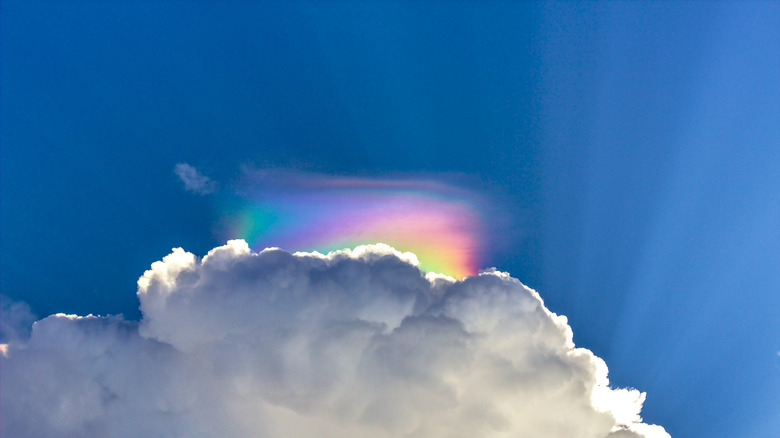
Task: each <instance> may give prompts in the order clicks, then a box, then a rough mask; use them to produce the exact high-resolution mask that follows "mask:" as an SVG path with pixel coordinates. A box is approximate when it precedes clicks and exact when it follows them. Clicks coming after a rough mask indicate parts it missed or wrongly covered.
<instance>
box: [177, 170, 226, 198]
mask: <svg viewBox="0 0 780 438" xmlns="http://www.w3.org/2000/svg"><path fill="white" fill-rule="evenodd" d="M173 172H174V173H175V174H176V175H177V176H178V177H179V179H181V181H182V182H183V183H184V188H185V189H186V190H187V191H190V192H195V193H198V194H201V195H207V194H209V193H212V192H213V191H215V190H217V183H216V181H214V180H212V179H211V178H209V177H207V176H206V175H204V174H202V173H200V171H198V169H196V168H194V167H192V166H190V165H189V164H187V163H179V164H177V165H176V167H174V168H173Z"/></svg>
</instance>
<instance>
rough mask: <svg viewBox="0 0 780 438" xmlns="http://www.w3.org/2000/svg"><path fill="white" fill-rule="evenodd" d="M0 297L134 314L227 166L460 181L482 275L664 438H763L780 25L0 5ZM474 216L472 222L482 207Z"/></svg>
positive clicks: (626, 13) (675, 12)
mask: <svg viewBox="0 0 780 438" xmlns="http://www.w3.org/2000/svg"><path fill="white" fill-rule="evenodd" d="M1 19H2V29H0V32H1V36H2V40H1V43H2V47H1V48H2V51H1V52H0V56H1V57H2V58H1V59H0V61H1V63H0V80H1V82H0V86H1V87H2V88H1V90H2V95H1V101H0V105H1V106H0V110H1V111H0V117H2V118H1V119H0V121H1V122H2V125H1V130H0V142H1V144H2V150H1V151H0V153H1V154H2V155H0V157H1V158H2V160H1V161H0V170H1V175H0V190H1V192H0V193H1V195H2V202H1V203H0V213H1V216H0V226H1V227H2V228H1V230H2V240H1V241H0V249H1V250H2V253H1V254H0V255H1V259H0V260H1V261H2V270H1V271H0V275H1V277H0V279H1V281H2V293H3V294H5V295H7V296H9V297H10V298H12V299H14V300H20V301H25V302H27V303H28V304H30V306H31V307H32V309H33V311H34V312H35V313H36V314H37V315H39V316H44V315H48V314H50V313H55V312H66V313H77V314H87V313H95V314H107V313H124V314H125V316H126V317H128V318H131V319H137V318H139V317H140V313H139V311H138V301H137V299H136V297H135V290H136V285H135V281H136V279H137V278H138V276H139V275H141V274H142V273H143V271H144V270H145V269H148V267H149V264H150V263H151V262H153V261H155V260H159V259H160V257H161V256H163V255H165V254H167V253H168V252H169V251H170V248H172V247H178V246H182V247H184V248H186V249H187V250H189V251H192V252H194V253H196V254H203V253H205V252H206V251H208V250H209V249H210V248H212V247H214V246H215V245H217V244H220V243H222V242H220V241H219V240H218V239H217V236H216V234H215V231H214V230H215V227H216V226H217V223H218V221H219V214H218V212H217V211H215V208H214V206H213V204H212V201H210V199H209V198H208V197H200V196H197V195H193V194H191V193H188V192H185V191H184V190H183V189H182V185H181V182H180V181H179V180H178V179H177V178H176V176H175V175H174V173H173V168H174V166H175V165H176V164H177V163H180V162H186V163H189V164H191V165H192V166H195V167H196V168H198V169H199V170H200V171H202V172H203V173H204V174H206V175H208V176H210V177H211V178H213V179H214V180H216V181H219V182H221V183H223V184H228V183H229V182H230V181H232V180H234V179H235V178H237V175H238V173H239V168H240V167H241V166H242V165H248V164H251V165H255V166H258V167H264V166H269V167H279V168H289V169H296V170H306V171H314V172H321V173H327V174H343V175H356V176H364V177H365V176H378V177H381V176H384V175H391V174H398V173H406V174H423V175H429V176H436V175H440V174H453V173H454V174H463V175H467V176H469V177H470V178H473V179H474V180H475V181H480V183H479V185H478V187H477V189H478V190H481V191H484V192H485V196H486V197H491V198H492V199H496V200H499V201H500V202H501V203H502V205H503V208H504V209H505V211H506V212H507V216H508V217H510V218H511V221H510V223H509V225H508V226H507V229H506V234H507V238H506V241H507V242H508V244H507V245H506V247H505V248H498V249H496V251H494V253H493V254H492V256H491V258H490V264H491V265H493V266H496V267H498V268H499V269H501V270H505V271H508V272H510V273H511V274H512V275H513V276H514V277H516V278H518V279H520V280H521V281H523V282H524V283H526V284H528V285H529V286H530V287H533V288H535V289H536V290H537V291H539V292H540V294H541V295H542V297H543V298H544V299H545V302H546V304H547V306H548V307H549V308H550V309H551V310H552V311H554V312H557V313H560V314H564V315H566V316H567V317H568V318H569V322H570V324H571V325H572V328H573V330H574V340H575V342H576V343H577V344H578V345H579V346H583V347H586V348H589V349H591V350H593V352H594V353H595V354H597V355H598V356H600V357H602V358H603V359H604V360H605V361H606V363H607V364H608V365H609V367H610V378H611V380H612V382H613V383H614V384H616V385H619V386H633V387H636V388H638V389H640V390H642V391H647V393H648V399H647V402H646V403H645V408H644V410H643V416H644V418H645V419H646V420H647V421H648V422H651V423H657V424H661V425H663V426H664V427H665V428H666V429H667V431H669V433H670V434H671V435H672V436H675V437H695V436H702V437H733V436H745V437H764V436H770V435H771V434H772V433H773V432H774V431H776V430H778V429H780V416H778V415H777V413H778V412H780V356H779V355H778V352H779V351H780V318H778V313H779V311H780V269H778V264H779V263H780V105H778V103H777V102H780V81H778V80H777V78H778V77H780V53H778V52H779V51H780V30H778V29H780V27H779V26H777V23H780V5H779V4H778V3H772V2H766V3H760V2H680V3H677V2H662V3H645V2H625V3H621V2H603V3H599V2H588V3H574V2H566V3H520V2H517V3H511V2H488V3H482V2H479V3H477V2H473V3H471V2H457V3H454V4H450V3H434V2H426V3H420V4H417V3H414V4H413V3H412V2H377V3H373V2H368V3H350V2H334V3H282V2H263V3H256V4H253V3H248V2H227V3H219V4H217V3H216V2H214V3H178V2H163V3H159V4H157V3H152V2H143V3H142V2H133V3H130V2H107V3H98V2H36V1H27V2H18V1H5V2H3V4H2V17H1ZM497 202H498V201H497Z"/></svg>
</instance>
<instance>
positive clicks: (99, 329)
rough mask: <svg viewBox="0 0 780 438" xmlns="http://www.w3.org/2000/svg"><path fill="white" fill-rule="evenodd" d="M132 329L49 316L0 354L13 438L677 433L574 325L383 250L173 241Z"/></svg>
mask: <svg viewBox="0 0 780 438" xmlns="http://www.w3.org/2000/svg"><path fill="white" fill-rule="evenodd" d="M138 298H139V300H140V303H141V310H142V313H143V317H142V319H141V321H140V322H131V321H125V320H123V319H122V318H121V317H112V316H109V317H96V316H91V315H90V316H86V317H79V316H74V315H64V314H57V315H52V316H49V317H47V318H44V319H42V320H40V321H37V322H35V323H34V324H33V328H32V333H31V334H29V336H28V337H24V338H23V339H20V340H16V341H14V342H11V343H9V344H8V345H7V347H8V348H7V349H6V350H7V351H6V353H5V355H2V356H0V361H2V362H1V364H2V374H0V379H2V380H1V383H2V395H1V397H2V399H1V400H0V401H1V402H2V406H3V409H2V410H1V411H0V419H1V420H2V422H1V423H0V424H1V426H0V428H1V429H0V432H2V435H3V436H9V437H11V436H13V437H20V438H24V437H40V436H52V437H107V436H108V437H131V436H132V437H137V436H165V437H213V436H220V437H271V438H273V437H280V438H288V437H309V438H326V437H327V438H330V437H332V438H365V437H376V438H402V437H404V438H406V437H409V438H412V437H420V438H439V437H441V438H445V437H446V438H455V437H464V438H467V437H468V438H474V437H485V438H488V437H496V438H498V437H512V438H523V437H529V438H530V437H540V436H543V437H548V438H556V437H560V438H571V437H580V438H590V437H592V438H618V437H633V438H638V437H653V438H656V437H668V436H669V435H668V434H667V433H666V432H665V431H664V429H663V428H662V427H660V426H654V425H647V424H644V423H642V419H641V417H640V410H641V407H642V403H643V401H644V399H645V394H644V393H641V392H639V391H637V390H635V389H611V388H609V382H608V379H607V367H606V365H605V364H604V362H603V361H602V360H601V359H599V358H597V357H595V356H594V355H593V354H592V353H591V352H590V351H588V350H586V349H581V348H575V346H574V344H573V342H572V333H571V329H570V328H569V326H568V324H567V321H566V318H565V317H563V316H558V315H555V314H553V313H551V312H550V311H548V310H547V309H546V308H545V307H544V304H543V302H542V300H541V299H540V297H539V295H538V294H537V293H536V292H535V291H533V290H531V289H529V288H527V287H525V286H524V285H522V284H521V283H520V282H519V281H517V280H516V279H514V278H512V277H510V276H509V275H507V274H504V273H500V272H486V273H483V274H481V275H478V276H473V277H468V278H465V279H463V280H461V281H456V280H453V279H451V278H448V277H445V276H441V275H428V276H426V275H425V274H424V273H421V272H420V271H419V269H418V268H417V266H416V259H415V258H414V257H413V255H410V254H401V253H399V252H398V251H396V250H394V249H392V248H390V247H388V246H385V245H370V246H364V247H359V248H357V249H355V250H344V251H338V252H334V253H330V254H328V255H322V254H317V253H296V254H290V253H287V252H284V251H282V250H279V249H266V250H264V251H262V252H259V253H255V252H252V251H250V249H249V247H248V246H247V244H246V243H245V242H244V241H240V240H234V241H230V242H228V244H227V245H225V246H221V247H218V248H215V249H213V250H211V251H210V252H209V253H208V255H206V256H205V257H203V258H198V257H196V256H195V255H193V254H190V253H188V252H186V251H184V250H182V249H174V250H173V252H172V253H171V254H169V255H168V256H166V257H164V258H163V260H162V261H159V262H155V263H154V264H153V265H152V267H151V269H150V270H148V271H146V273H145V274H144V275H143V276H142V277H141V278H140V279H139V280H138Z"/></svg>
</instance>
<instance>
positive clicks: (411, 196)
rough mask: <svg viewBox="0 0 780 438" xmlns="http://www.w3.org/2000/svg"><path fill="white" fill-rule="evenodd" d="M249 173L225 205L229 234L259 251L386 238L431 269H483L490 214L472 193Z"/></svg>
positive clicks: (416, 184) (462, 272) (457, 273)
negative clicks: (486, 219) (484, 238)
mask: <svg viewBox="0 0 780 438" xmlns="http://www.w3.org/2000/svg"><path fill="white" fill-rule="evenodd" d="M248 174H249V178H248V179H247V183H246V184H244V185H245V188H244V189H243V190H242V193H241V196H240V197H239V198H238V199H234V200H232V201H231V202H228V203H226V205H225V206H224V208H223V210H224V211H226V212H227V217H228V218H229V219H228V223H229V225H228V230H227V234H228V236H225V237H228V238H242V239H244V240H246V241H247V242H249V244H250V246H251V247H252V248H253V249H262V248H265V247H269V246H276V247H281V248H283V249H286V250H290V251H319V252H328V251H333V250H338V249H343V248H353V247H355V246H358V245H362V244H369V243H380V242H381V243H386V244H388V245H390V246H393V247H394V248H396V249H398V250H400V251H410V252H413V253H415V254H416V255H417V257H418V259H419V261H420V268H421V269H422V270H424V271H427V272H437V273H443V274H447V275H450V276H453V277H456V278H460V277H464V276H467V275H473V274H475V273H477V271H478V270H479V268H480V267H481V262H482V257H483V253H484V248H483V247H482V246H481V243H480V242H481V241H482V240H481V239H480V238H479V235H480V233H482V231H483V228H484V227H483V218H482V215H481V214H480V213H479V208H478V207H477V206H478V205H479V202H478V201H477V199H476V197H475V196H474V195H473V194H472V193H471V192H469V191H466V190H462V189H459V188H457V187H455V186H453V185H448V184H444V183H440V182H433V181H427V180H414V179H384V180H380V179H365V178H336V177H328V176H324V175H319V174H304V173H299V172H289V171H268V170H263V171H252V172H249V173H248Z"/></svg>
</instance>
